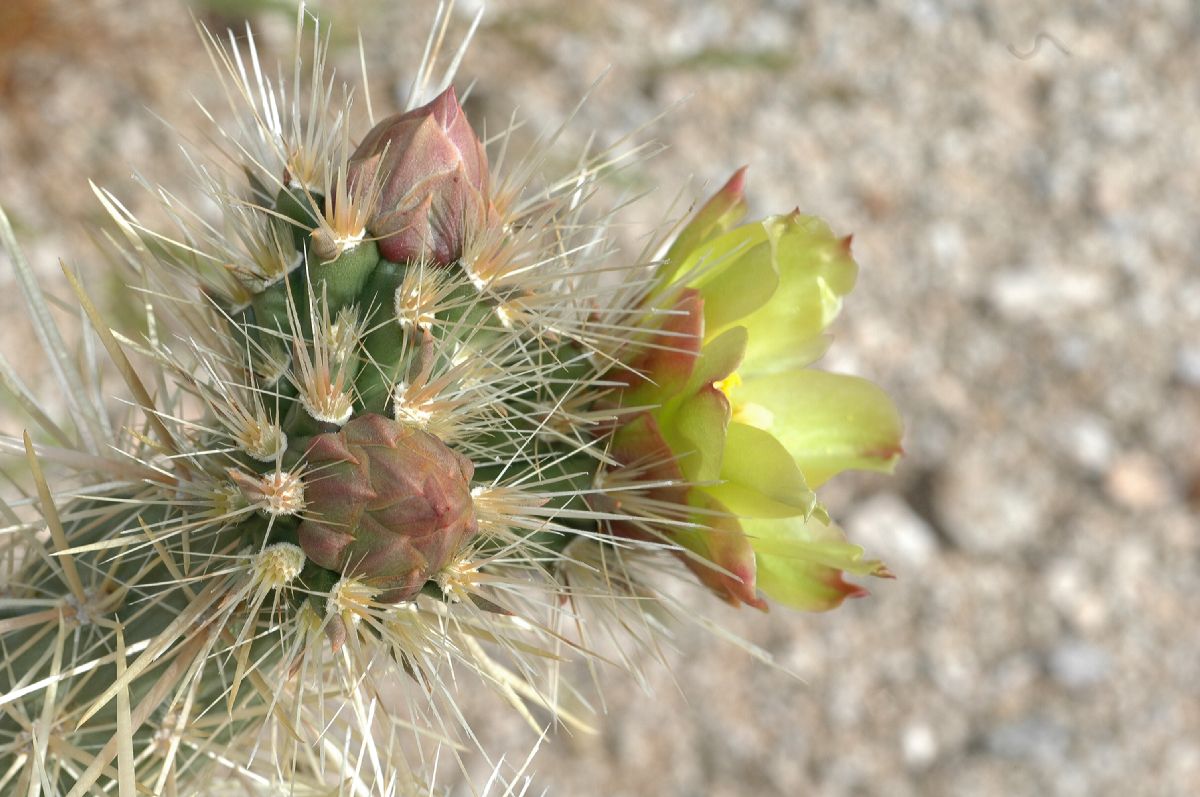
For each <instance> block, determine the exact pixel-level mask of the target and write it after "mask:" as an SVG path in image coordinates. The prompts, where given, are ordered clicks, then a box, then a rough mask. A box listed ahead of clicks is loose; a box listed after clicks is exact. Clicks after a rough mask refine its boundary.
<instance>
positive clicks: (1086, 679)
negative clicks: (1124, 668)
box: [1046, 640, 1112, 689]
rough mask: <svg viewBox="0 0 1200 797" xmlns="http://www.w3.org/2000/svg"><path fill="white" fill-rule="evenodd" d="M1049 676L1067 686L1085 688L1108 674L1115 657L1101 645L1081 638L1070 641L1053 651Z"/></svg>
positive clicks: (1050, 657) (1048, 665) (1094, 684)
mask: <svg viewBox="0 0 1200 797" xmlns="http://www.w3.org/2000/svg"><path fill="white" fill-rule="evenodd" d="M1046 663H1047V667H1048V669H1049V671H1050V676H1051V677H1052V678H1053V679H1054V680H1055V681H1056V682H1057V683H1059V684H1061V685H1062V686H1065V687H1066V688H1068V689H1086V688H1088V687H1091V686H1096V685H1097V684H1100V683H1102V682H1104V681H1106V680H1107V679H1108V677H1109V674H1110V673H1111V671H1112V657H1111V656H1109V654H1108V652H1107V651H1106V650H1104V649H1103V648H1101V647H1098V646H1096V645H1093V644H1090V643H1088V642H1084V641H1082V640H1067V641H1064V642H1061V643H1059V644H1058V645H1056V646H1055V647H1054V649H1053V650H1051V651H1050V655H1049V657H1048V659H1047V662H1046Z"/></svg>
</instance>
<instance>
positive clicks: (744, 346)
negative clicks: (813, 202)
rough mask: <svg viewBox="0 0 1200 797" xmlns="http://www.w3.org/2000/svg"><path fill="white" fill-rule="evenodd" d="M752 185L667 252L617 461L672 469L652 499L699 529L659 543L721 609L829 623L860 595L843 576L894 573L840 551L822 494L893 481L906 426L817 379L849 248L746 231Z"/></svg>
mask: <svg viewBox="0 0 1200 797" xmlns="http://www.w3.org/2000/svg"><path fill="white" fill-rule="evenodd" d="M744 180H745V170H744V169H743V170H740V171H738V172H737V173H736V174H735V175H734V176H733V177H732V178H731V179H730V180H729V182H728V183H727V184H726V185H725V186H724V187H723V188H722V189H721V190H720V191H719V192H717V194H716V195H715V196H713V197H712V198H711V199H710V200H709V201H708V202H707V203H706V204H705V205H704V206H703V207H702V208H701V209H700V210H699V211H698V212H697V213H696V214H695V216H694V217H693V219H692V220H691V221H690V223H689V224H687V225H686V226H685V227H684V228H683V230H682V231H681V232H680V233H679V234H678V236H677V237H676V238H675V240H674V242H673V243H672V245H671V246H670V248H669V249H668V251H667V254H666V257H665V258H664V260H663V263H662V265H661V267H660V268H659V271H658V275H657V276H658V282H657V284H656V287H655V291H654V293H653V298H654V301H653V302H652V303H651V304H650V305H649V306H648V308H647V310H648V312H647V319H648V321H647V326H648V327H650V333H649V334H650V337H649V339H648V340H647V341H645V342H644V345H643V346H642V347H641V348H640V350H639V351H638V353H637V355H636V356H635V357H633V358H631V359H630V360H629V361H628V363H627V366H628V370H627V372H626V374H625V376H624V377H623V379H624V381H625V382H626V384H627V387H626V388H625V389H623V390H622V391H621V397H620V401H621V404H622V405H624V406H626V407H646V408H647V409H645V410H643V411H641V412H638V413H636V414H634V415H632V416H627V420H626V421H625V423H624V424H623V425H622V426H621V428H619V429H618V431H617V433H616V437H615V443H614V450H615V453H616V454H617V456H618V457H619V458H620V459H621V460H622V461H624V462H626V463H635V462H639V461H650V460H654V461H659V462H660V463H663V464H660V465H659V466H658V469H657V470H658V472H657V474H656V475H657V476H658V477H660V478H661V479H663V480H665V482H666V483H668V484H672V483H673V484H678V485H680V487H678V488H671V489H664V488H659V489H658V491H657V492H658V495H657V496H656V497H657V498H658V499H659V500H660V501H661V500H667V501H671V500H673V501H675V502H677V503H679V504H680V505H681V506H685V507H686V517H687V518H688V521H689V522H688V523H682V524H680V523H675V524H669V525H663V526H662V527H661V528H659V529H657V530H656V532H655V533H657V534H658V535H660V536H664V537H666V538H668V539H669V540H670V541H671V542H673V543H675V544H676V545H678V546H680V548H681V554H682V555H684V558H685V562H686V563H687V564H688V566H689V567H690V568H691V569H692V570H693V571H694V572H695V573H696V574H697V576H698V577H699V578H700V580H701V581H703V582H704V583H705V584H707V585H708V586H710V587H711V588H712V589H713V590H714V591H715V592H717V593H718V594H719V595H721V596H722V597H723V598H725V599H726V600H728V601H730V602H732V603H735V604H736V603H748V604H751V605H754V606H757V607H759V608H766V603H765V601H764V600H763V599H762V598H761V597H760V596H759V592H760V591H761V592H762V593H763V594H765V595H766V596H767V597H769V598H772V599H774V600H777V601H779V602H782V603H785V604H789V605H792V606H796V607H798V608H805V609H814V610H822V609H829V608H832V607H834V606H837V605H838V604H839V603H841V601H842V600H843V599H844V598H846V597H851V596H856V595H861V594H865V590H863V589H862V588H861V587H859V586H857V585H855V584H852V583H849V582H847V581H846V580H845V579H844V578H843V575H844V574H845V573H852V574H857V575H874V576H886V575H888V572H887V570H886V568H885V567H884V566H883V565H882V564H881V563H880V562H877V561H872V560H864V559H863V551H862V549H861V548H858V547H857V546H854V545H851V544H849V543H847V542H846V541H845V539H844V536H843V535H842V533H841V531H840V529H838V528H837V526H835V525H833V524H832V523H831V522H829V519H828V517H827V516H826V514H825V512H824V510H823V509H822V508H821V507H820V505H819V504H818V503H817V501H816V497H815V495H814V494H813V492H812V488H814V487H817V486H819V485H820V484H822V483H824V482H825V481H826V480H828V479H829V478H830V477H832V476H834V475H836V474H837V473H840V472H842V471H844V470H848V469H864V470H883V471H889V470H890V469H891V468H892V467H893V466H894V464H895V461H896V459H897V458H898V457H899V455H900V451H901V449H900V437H901V432H902V424H901V421H900V418H899V414H898V413H897V412H896V409H895V407H894V406H893V405H892V403H891V402H890V400H889V399H888V398H887V396H886V395H885V394H884V393H883V391H881V390H880V389H879V388H877V387H876V386H874V385H872V384H871V383H870V382H867V381H866V380H863V379H859V378H857V377H851V376H844V375H840V374H831V373H827V372H823V371H817V370H813V369H810V368H808V367H807V366H809V365H811V364H812V362H814V361H815V360H816V359H818V358H819V357H820V356H821V355H822V354H823V353H824V351H825V348H826V347H827V345H828V342H827V339H826V337H825V335H824V332H825V329H826V328H827V327H828V325H829V324H830V323H831V322H832V321H833V319H834V318H835V317H836V316H837V314H838V312H839V311H840V309H841V302H842V297H843V296H845V295H846V294H847V293H848V292H849V291H850V290H851V288H853V286H854V282H855V278H856V276H857V265H856V263H855V262H854V260H853V258H852V257H851V255H850V240H849V238H838V237H836V236H834V235H833V233H832V232H831V231H830V229H829V227H828V226H827V225H826V224H825V223H824V222H822V221H821V220H820V219H817V218H814V217H811V216H806V215H803V214H801V213H800V212H799V211H795V212H793V213H789V214H786V215H782V216H772V217H769V218H766V219H763V220H761V221H756V222H752V223H748V224H742V225H738V222H739V221H740V220H741V218H742V217H743V216H744V214H745V212H746V202H745V198H744V193H743V186H744ZM615 529H616V530H617V531H618V532H620V533H625V534H629V533H631V531H630V526H629V525H628V524H616V525H615ZM641 533H642V534H644V533H645V531H644V530H643V531H642V532H641Z"/></svg>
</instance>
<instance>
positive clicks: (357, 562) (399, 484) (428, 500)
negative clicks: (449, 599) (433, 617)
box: [299, 414, 478, 603]
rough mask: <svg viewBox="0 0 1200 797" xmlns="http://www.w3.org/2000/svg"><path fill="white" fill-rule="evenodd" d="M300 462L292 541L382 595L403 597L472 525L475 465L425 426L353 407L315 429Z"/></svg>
mask: <svg viewBox="0 0 1200 797" xmlns="http://www.w3.org/2000/svg"><path fill="white" fill-rule="evenodd" d="M307 461H308V465H309V471H308V473H309V476H308V477H307V479H306V487H305V497H306V500H307V503H308V517H307V518H306V519H305V520H304V522H303V523H301V524H300V528H299V538H300V547H301V548H303V549H304V553H305V554H306V555H307V556H308V558H309V559H311V560H312V561H313V562H315V563H316V564H318V565H320V566H321V567H324V568H327V569H329V570H335V571H337V572H339V573H342V574H343V575H346V576H354V577H356V578H358V579H361V580H362V581H364V582H366V583H367V584H369V585H370V586H371V587H373V588H377V589H379V590H381V592H380V594H379V595H378V597H377V598H376V599H377V600H379V601H381V602H384V603H398V602H400V601H404V600H408V599H410V598H412V597H413V596H414V595H416V594H417V592H419V591H420V589H421V587H422V585H424V584H425V582H426V581H428V580H429V579H430V578H432V577H433V576H435V575H436V574H437V573H438V572H439V571H440V570H441V569H442V568H443V567H445V566H446V565H447V564H448V563H450V562H451V561H454V560H455V558H456V555H457V554H458V553H459V550H460V549H461V548H462V546H463V545H464V544H465V543H467V542H468V541H469V540H470V539H471V538H472V537H473V536H474V535H475V533H476V531H477V530H478V523H477V522H476V519H475V507H474V504H473V502H472V499H471V492H470V490H471V476H472V474H473V473H474V466H473V465H472V464H471V462H470V460H468V459H467V458H466V457H464V456H462V455H461V454H459V453H457V452H455V451H452V450H451V449H449V448H447V447H446V445H445V444H444V443H442V441H441V440H439V439H438V438H437V437H435V436H434V435H431V434H429V433H428V432H424V431H422V430H420V429H417V428H415V427H411V426H405V425H403V424H398V423H396V422H395V421H393V420H391V419H390V418H386V417H384V416H382V415H374V414H367V415H361V416H359V417H357V418H354V419H353V420H351V421H350V422H349V423H347V424H346V425H345V426H343V427H342V428H341V429H340V430H338V431H337V432H329V433H326V434H322V435H319V436H317V437H316V438H315V440H314V442H313V444H312V446H311V447H310V448H309V450H308V458H307Z"/></svg>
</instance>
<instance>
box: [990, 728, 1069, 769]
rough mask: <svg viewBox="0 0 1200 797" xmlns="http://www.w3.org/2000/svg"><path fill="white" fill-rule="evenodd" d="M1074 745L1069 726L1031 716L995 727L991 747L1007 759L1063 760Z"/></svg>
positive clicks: (991, 749) (996, 753)
mask: <svg viewBox="0 0 1200 797" xmlns="http://www.w3.org/2000/svg"><path fill="white" fill-rule="evenodd" d="M1069 746H1070V738H1069V736H1068V734H1067V731H1066V729H1064V728H1063V727H1062V726H1061V725H1059V724H1057V723H1055V722H1052V721H1050V720H1048V719H1046V718H1044V717H1028V718H1026V719H1023V720H1020V721H1018V722H1012V723H1008V724H1005V725H1000V726H998V727H995V728H992V729H991V730H990V731H989V732H988V734H987V748H988V750H989V751H990V752H991V753H993V754H994V755H997V756H1001V757H1003V758H1015V759H1038V760H1041V761H1052V762H1057V761H1062V759H1063V758H1064V756H1065V755H1066V752H1067V748H1068V747H1069Z"/></svg>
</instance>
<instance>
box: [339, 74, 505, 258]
mask: <svg viewBox="0 0 1200 797" xmlns="http://www.w3.org/2000/svg"><path fill="white" fill-rule="evenodd" d="M349 174H350V181H351V184H352V185H360V184H361V185H368V184H370V183H371V181H375V180H377V181H378V182H379V187H380V193H379V200H378V203H377V206H376V210H375V212H374V214H373V215H372V216H371V218H370V219H369V221H368V223H367V232H368V233H370V234H371V235H372V236H375V237H376V238H378V239H379V251H380V252H381V253H382V255H383V256H384V257H385V258H386V259H388V260H391V261H393V262H396V263H403V262H407V261H410V260H415V259H418V258H425V259H428V260H432V261H434V262H437V263H442V264H448V263H452V262H453V261H455V260H457V259H458V258H459V257H461V256H462V252H463V245H464V242H465V241H466V240H467V237H468V236H469V235H472V234H474V233H478V232H479V231H480V230H482V229H483V228H484V227H485V225H486V224H488V222H489V220H490V219H491V217H492V216H493V215H494V213H495V210H494V208H493V206H492V203H491V199H490V197H489V188H488V163H487V153H485V152H484V149H483V143H482V142H481V141H480V140H479V137H478V136H476V135H475V131H474V130H472V129H471V125H470V123H469V122H468V121H467V117H466V115H465V114H464V113H463V110H462V107H461V106H460V105H459V104H458V98H457V97H456V96H455V95H454V89H453V88H448V89H446V90H445V91H444V92H442V93H441V94H439V95H438V96H437V98H435V99H434V100H433V101H432V102H430V103H429V104H428V105H423V106H421V107H420V108H414V109H413V110H411V111H409V112H408V113H402V114H395V115H393V116H389V117H388V118H387V119H384V120H383V121H382V122H380V123H379V124H377V125H375V127H374V128H373V129H372V130H371V132H369V133H367V136H366V138H364V139H363V141H362V143H361V144H359V145H358V149H356V150H355V151H354V154H353V155H351V156H350V167H349Z"/></svg>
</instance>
